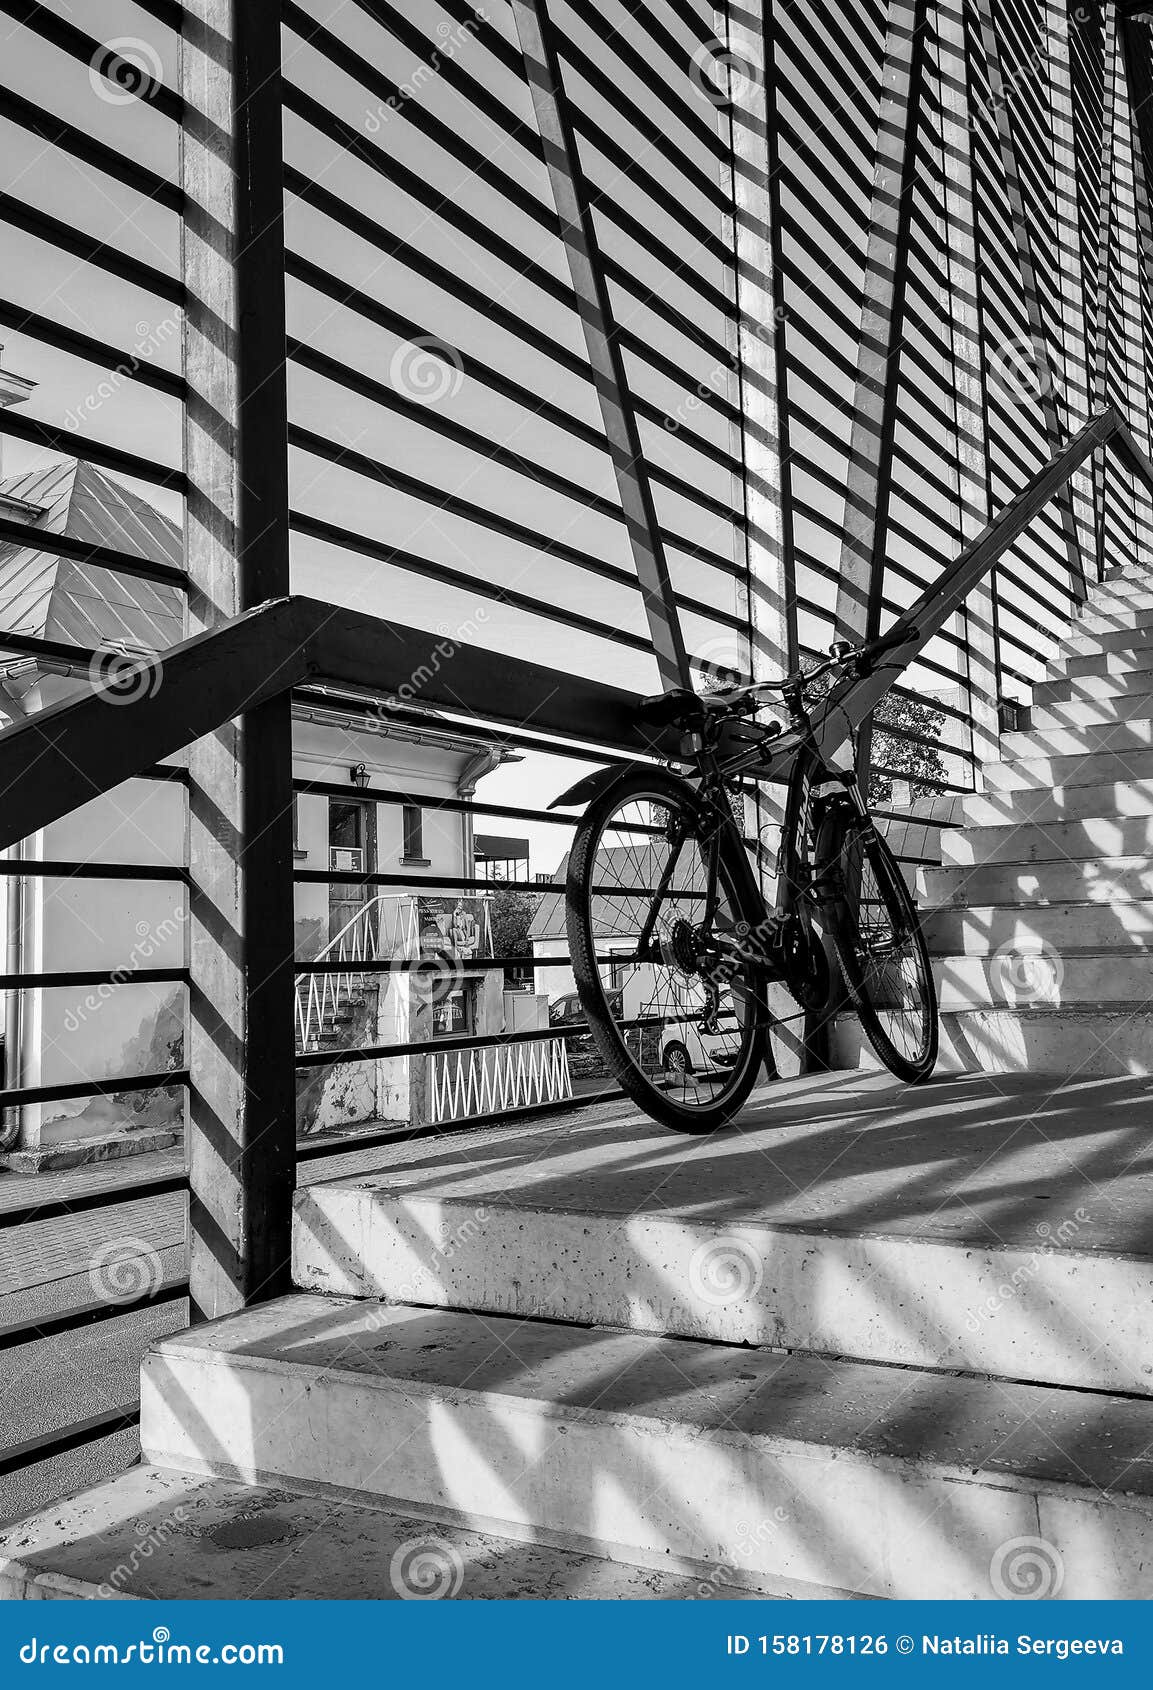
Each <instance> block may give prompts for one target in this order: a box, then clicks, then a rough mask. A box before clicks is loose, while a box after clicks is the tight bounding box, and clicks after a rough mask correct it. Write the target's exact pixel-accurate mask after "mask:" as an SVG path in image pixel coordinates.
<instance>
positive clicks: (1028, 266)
mask: <svg viewBox="0 0 1153 1690" xmlns="http://www.w3.org/2000/svg"><path fill="white" fill-rule="evenodd" d="M976 18H977V25H978V29H979V31H980V37H981V46H982V49H983V52H984V57H985V76H986V80H987V82H988V85H989V105H990V108H991V110H992V115H993V121H994V124H995V126H996V130H997V148H998V153H999V156H1000V161H1001V172H1002V175H1003V177H1004V181H1005V193H1006V197H1007V199H1008V202H1009V217H1010V221H1011V222H1012V225H1013V242H1014V246H1015V247H1016V253H1017V268H1018V271H1019V272H1020V276H1021V288H1022V291H1023V294H1024V299H1025V313H1026V316H1027V318H1028V323H1029V343H1030V348H1031V351H1032V359H1033V368H1034V370H1035V372H1036V377H1037V385H1038V387H1039V388H1040V393H1039V395H1038V398H1039V402H1040V406H1041V416H1042V419H1043V421H1044V426H1045V439H1046V441H1047V443H1048V447H1049V450H1050V452H1056V451H1057V450H1058V449H1059V448H1060V445H1061V422H1060V418H1059V417H1058V415H1057V400H1056V395H1055V391H1054V378H1053V363H1052V359H1051V358H1050V356H1049V343H1048V340H1047V338H1046V334H1045V319H1044V316H1043V314H1042V310H1041V295H1040V290H1039V288H1038V284H1037V267H1036V263H1035V261H1034V258H1033V243H1032V239H1031V237H1030V234H1029V218H1028V214H1027V212H1026V209H1025V196H1024V193H1023V191H1022V188H1021V172H1020V168H1019V166H1018V163H1017V144H1016V141H1015V139H1014V136H1013V125H1012V121H1011V116H1010V111H1009V94H1008V89H1007V88H1006V86H1005V78H1004V75H1003V73H1002V70H1001V45H1000V42H999V40H998V38H997V27H996V24H995V23H994V21H993V5H992V0H976ZM1058 508H1059V510H1060V516H1061V527H1062V531H1063V533H1064V537H1065V550H1066V554H1067V556H1068V560H1069V574H1070V578H1071V580H1072V583H1073V591H1074V594H1075V596H1076V598H1077V599H1078V601H1083V600H1084V598H1085V594H1086V590H1087V589H1086V585H1085V568H1084V560H1083V559H1082V556H1081V549H1080V546H1079V545H1078V541H1077V525H1076V523H1075V521H1074V519H1073V504H1072V499H1071V497H1070V495H1069V492H1068V489H1066V490H1065V491H1064V492H1063V494H1062V495H1061V499H1060V502H1059V507H1058Z"/></svg>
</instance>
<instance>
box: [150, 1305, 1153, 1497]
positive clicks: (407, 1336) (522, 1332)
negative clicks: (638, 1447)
mask: <svg viewBox="0 0 1153 1690" xmlns="http://www.w3.org/2000/svg"><path fill="white" fill-rule="evenodd" d="M167 1360H172V1361H174V1362H180V1361H183V1362H185V1363H186V1364H187V1363H188V1362H190V1361H191V1362H194V1363H197V1364H199V1365H201V1366H209V1367H213V1368H216V1367H225V1368H227V1369H228V1370H229V1371H230V1373H231V1374H232V1375H233V1376H235V1375H237V1374H241V1375H242V1374H243V1373H245V1372H246V1371H248V1372H251V1371H256V1372H260V1373H265V1374H267V1373H270V1372H271V1373H277V1374H281V1375H287V1376H289V1377H290V1378H291V1380H292V1382H293V1383H292V1388H293V1389H296V1388H299V1387H304V1386H307V1385H308V1384H309V1382H310V1381H314V1380H320V1379H323V1381H324V1388H325V1390H326V1391H327V1392H329V1393H331V1392H333V1391H337V1390H340V1389H342V1388H348V1389H350V1390H351V1391H353V1392H355V1393H358V1394H359V1395H361V1397H363V1396H364V1394H365V1393H367V1394H368V1395H369V1396H370V1397H371V1396H375V1394H376V1393H378V1392H379V1393H382V1394H383V1395H385V1396H387V1395H389V1394H394V1395H399V1396H401V1397H403V1398H404V1399H405V1400H406V1401H407V1402H408V1403H410V1404H411V1403H412V1402H413V1401H414V1400H415V1399H426V1400H428V1401H429V1402H430V1403H432V1402H437V1403H441V1404H444V1405H445V1408H446V1412H449V1413H451V1412H452V1411H453V1409H454V1408H455V1409H457V1410H462V1409H463V1408H464V1407H465V1406H466V1405H470V1404H473V1405H475V1404H478V1403H479V1404H488V1405H490V1406H492V1407H493V1408H494V1411H495V1405H496V1403H497V1402H498V1401H499V1402H500V1403H501V1404H502V1405H503V1411H504V1412H507V1411H508V1410H509V1409H510V1408H512V1409H515V1411H516V1412H517V1413H518V1415H519V1416H520V1417H522V1419H523V1422H524V1437H525V1444H524V1447H523V1448H509V1449H507V1450H506V1460H507V1462H508V1474H507V1477H508V1479H509V1481H510V1482H511V1481H512V1479H513V1477H514V1475H516V1476H519V1477H520V1479H521V1481H522V1482H523V1481H524V1476H525V1463H526V1460H528V1462H529V1466H530V1468H531V1466H532V1465H533V1461H532V1457H531V1455H529V1454H528V1452H529V1451H531V1450H533V1449H538V1448H539V1447H540V1444H539V1441H538V1440H539V1439H540V1438H541V1436H542V1434H541V1433H540V1432H539V1431H538V1432H534V1431H533V1430H532V1427H533V1424H534V1423H537V1424H539V1423H540V1422H541V1421H544V1422H552V1423H554V1424H558V1425H563V1424H564V1423H570V1424H571V1423H588V1422H591V1423H593V1424H594V1425H595V1424H601V1425H604V1424H606V1423H612V1424H615V1425H624V1426H627V1427H629V1428H631V1429H632V1430H633V1432H634V1433H635V1434H636V1435H637V1436H639V1437H646V1436H647V1437H656V1438H659V1439H661V1440H665V1439H668V1438H672V1439H674V1440H676V1441H678V1442H679V1441H681V1440H686V1441H690V1440H693V1439H695V1438H699V1436H700V1435H701V1434H702V1433H707V1434H708V1437H709V1440H710V1443H711V1444H712V1445H714V1446H716V1445H717V1444H721V1445H726V1444H727V1445H731V1446H745V1447H748V1446H750V1445H751V1446H755V1448H756V1449H757V1450H758V1451H759V1452H760V1453H761V1454H762V1455H763V1456H766V1457H770V1458H771V1457H772V1455H773V1454H774V1452H785V1451H789V1452H792V1453H796V1452H797V1451H798V1449H805V1450H809V1451H813V1452H824V1453H826V1454H827V1453H828V1452H831V1451H835V1452H836V1453H837V1459H838V1460H841V1461H844V1462H846V1463H850V1464H857V1463H867V1464H869V1465H870V1466H876V1465H877V1464H881V1465H883V1466H892V1465H899V1466H906V1465H911V1466H915V1467H916V1468H917V1469H918V1470H920V1471H922V1472H923V1471H925V1470H927V1469H932V1470H934V1472H935V1473H936V1474H938V1475H945V1476H947V1477H951V1478H954V1479H956V1480H958V1481H961V1482H963V1483H972V1482H973V1481H974V1479H975V1477H976V1476H977V1475H986V1476H987V1479H986V1482H992V1481H995V1482H996V1483H998V1484H999V1485H1003V1486H1009V1487H1010V1488H1012V1487H1014V1486H1022V1487H1027V1488H1028V1489H1030V1490H1034V1491H1035V1490H1037V1489H1038V1488H1042V1489H1048V1488H1050V1487H1054V1488H1058V1489H1065V1490H1068V1489H1072V1490H1074V1491H1084V1490H1085V1489H1086V1488H1090V1489H1091V1490H1092V1491H1093V1492H1094V1493H1096V1494H1100V1493H1106V1494H1111V1495H1126V1496H1135V1497H1141V1498H1145V1497H1149V1496H1153V1463H1151V1462H1150V1460H1149V1458H1148V1453H1147V1452H1148V1449H1149V1447H1150V1444H1151V1443H1153V1402H1151V1401H1149V1400H1141V1399H1137V1398H1132V1397H1123V1396H1115V1395H1110V1394H1106V1393H1091V1394H1088V1393H1085V1392H1082V1391H1070V1390H1068V1389H1064V1388H1061V1387H1051V1386H1045V1385H1024V1384H1017V1383H1013V1382H1008V1381H1005V1380H991V1379H986V1378H982V1377H980V1376H978V1375H972V1374H970V1375H965V1374H949V1375H947V1376H942V1375H941V1374H938V1373H935V1372H930V1371H922V1370H919V1369H915V1368H894V1367H889V1366H882V1365H878V1364H876V1363H872V1362H857V1361H842V1360H838V1359H836V1358H830V1357H823V1356H815V1355H806V1354H798V1353H793V1354H781V1353H779V1352H775V1351H771V1350H768V1349H749V1348H746V1347H744V1346H741V1345H726V1344H713V1343H700V1342H697V1341H695V1340H692V1339H675V1338H664V1337H649V1336H645V1335H642V1334H638V1333H633V1332H611V1331H608V1330H605V1329H597V1328H587V1327H578V1326H567V1325H560V1324H555V1323H552V1322H548V1321H531V1322H525V1321H523V1320H520V1319H515V1318H508V1317H505V1316H500V1315H484V1316H478V1315H475V1314H471V1313H465V1312H456V1311H452V1310H445V1309H435V1310H428V1309H418V1308H411V1307H406V1306H403V1305H397V1304H388V1303H383V1302H372V1301H356V1300H352V1299H348V1300H344V1299H333V1298H326V1297H323V1296H319V1295H310V1294H306V1293H298V1294H296V1295H294V1296H290V1297H284V1298H280V1299H278V1300H276V1301H275V1302H272V1303H268V1304H265V1305H262V1306H261V1307H259V1308H255V1309H249V1310H245V1311H244V1312H242V1313H240V1314H236V1315H231V1316H229V1317H227V1318H225V1319H224V1320H221V1321H217V1322H213V1323H212V1324H211V1325H208V1326H203V1327H196V1328H193V1329H192V1330H191V1331H189V1332H184V1333H180V1334H177V1335H175V1336H173V1337H171V1338H167V1339H164V1340H162V1341H161V1342H160V1343H159V1344H158V1345H157V1346H156V1347H155V1348H154V1350H153V1351H152V1352H151V1354H150V1355H149V1357H148V1358H147V1359H146V1362H145V1372H144V1377H145V1381H146V1382H147V1381H148V1379H149V1377H150V1375H155V1376H156V1378H157V1380H158V1381H159V1382H160V1386H161V1388H163V1377H164V1369H165V1365H166V1361H167ZM946 1384H947V1387H948V1405H949V1412H948V1414H945V1413H943V1402H944V1399H943V1397H942V1388H943V1386H944V1385H946ZM380 1412H381V1414H382V1416H383V1415H386V1414H387V1409H386V1408H385V1407H384V1406H383V1404H382V1407H381V1411H380ZM1090 1413H1091V1414H1092V1417H1093V1425H1094V1436H1093V1438H1092V1439H1086V1437H1085V1422H1086V1417H1087V1415H1088V1414H1090ZM152 1453H154V1454H155V1453H157V1452H152Z"/></svg>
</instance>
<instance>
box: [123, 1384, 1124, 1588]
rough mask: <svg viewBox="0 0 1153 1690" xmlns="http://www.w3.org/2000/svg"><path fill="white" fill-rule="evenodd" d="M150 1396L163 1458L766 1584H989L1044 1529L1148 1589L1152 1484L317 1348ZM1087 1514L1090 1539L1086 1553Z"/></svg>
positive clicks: (1095, 1575) (1091, 1568) (152, 1428)
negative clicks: (411, 1377) (408, 1372)
mask: <svg viewBox="0 0 1153 1690" xmlns="http://www.w3.org/2000/svg"><path fill="white" fill-rule="evenodd" d="M190 1403H195V1406H196V1414H197V1417H198V1421H199V1425H198V1428H197V1432H196V1434H195V1435H190V1433H189V1430H188V1426H187V1421H188V1418H189V1415H188V1404H190ZM141 1408H142V1423H141V1441H142V1444H143V1446H144V1449H145V1451H146V1452H147V1454H148V1455H149V1456H150V1457H152V1458H155V1457H156V1456H157V1455H160V1454H162V1455H163V1459H164V1462H165V1464H166V1465H179V1466H181V1467H184V1468H187V1469H189V1470H191V1471H204V1470H208V1471H214V1472H225V1473H236V1474H237V1475H239V1476H240V1477H242V1478H244V1479H246V1480H247V1481H249V1482H252V1481H254V1480H255V1479H257V1478H258V1477H261V1476H263V1477H265V1478H266V1479H269V1480H273V1481H275V1480H287V1481H288V1482H293V1481H296V1482H299V1483H302V1484H304V1485H307V1486H309V1487H322V1488H323V1489H324V1490H325V1491H328V1490H335V1491H337V1492H339V1493H343V1494H349V1493H351V1494H352V1495H353V1496H354V1497H355V1496H356V1495H360V1496H364V1495H366V1494H367V1495H369V1496H376V1497H384V1496H387V1497H389V1499H390V1500H397V1501H400V1502H406V1501H407V1502H410V1503H413V1504H416V1505H418V1506H421V1507H422V1508H431V1509H433V1510H436V1509H438V1508H439V1509H444V1510H448V1511H451V1512H452V1513H453V1515H455V1516H464V1517H465V1519H466V1520H467V1521H469V1522H472V1523H474V1524H476V1525H478V1526H481V1525H482V1523H483V1524H484V1525H488V1526H489V1527H490V1528H491V1527H492V1526H494V1525H495V1526H499V1527H505V1528H509V1529H511V1530H512V1531H513V1532H514V1533H519V1532H524V1531H538V1532H542V1533H544V1534H547V1537H548V1539H549V1540H550V1541H561V1542H564V1543H566V1544H569V1545H571V1546H572V1547H574V1548H584V1547H588V1548H591V1549H593V1551H594V1552H596V1553H600V1554H602V1555H605V1556H606V1557H607V1558H609V1559H614V1558H615V1559H624V1560H627V1559H629V1558H630V1553H631V1554H633V1555H636V1554H637V1553H639V1554H640V1555H642V1556H645V1557H657V1556H667V1555H673V1556H679V1557H683V1558H685V1559H688V1560H690V1561H693V1562H695V1563H696V1564H697V1565H699V1566H700V1567H701V1568H702V1569H704V1568H707V1567H709V1566H710V1565H712V1566H714V1567H716V1566H718V1565H727V1564H729V1563H730V1562H732V1561H735V1562H736V1564H737V1565H738V1566H739V1567H740V1568H741V1571H742V1573H743V1575H744V1577H745V1578H746V1579H747V1580H748V1581H749V1582H750V1583H754V1584H756V1583H758V1582H760V1583H762V1584H763V1585H764V1586H769V1585H770V1584H771V1583H772V1582H775V1581H776V1580H779V1579H781V1578H787V1579H791V1580H796V1581H798V1582H804V1583H808V1584H814V1585H824V1586H832V1587H834V1588H840V1589H845V1590H856V1591H860V1592H861V1593H863V1594H868V1595H874V1596H878V1597H890V1598H897V1597H910V1598H915V1597H921V1598H945V1597H953V1598H958V1597H959V1598H964V1599H979V1598H981V1597H987V1596H988V1595H989V1594H990V1575H989V1568H990V1563H991V1561H992V1559H993V1557H994V1556H995V1555H996V1554H997V1553H998V1551H999V1550H1000V1549H1001V1547H1002V1546H1003V1545H1004V1544H1005V1543H1007V1542H1009V1541H1010V1540H1013V1539H1017V1538H1022V1537H1035V1536H1036V1535H1038V1531H1040V1534H1041V1535H1042V1536H1046V1537H1047V1540H1049V1541H1052V1542H1053V1543H1054V1544H1055V1545H1056V1546H1058V1553H1060V1554H1061V1556H1062V1560H1063V1562H1064V1581H1063V1584H1062V1587H1061V1592H1060V1594H1061V1596H1062V1597H1064V1598H1069V1597H1090V1596H1093V1595H1096V1594H1101V1595H1104V1594H1106V1593H1108V1594H1109V1595H1111V1596H1114V1597H1117V1596H1135V1595H1137V1594H1138V1585H1139V1584H1143V1583H1144V1580H1143V1577H1142V1574H1141V1572H1140V1569H1142V1568H1143V1567H1144V1566H1145V1565H1147V1564H1148V1562H1149V1560H1150V1558H1153V1510H1150V1508H1149V1507H1148V1506H1147V1505H1146V1504H1144V1503H1143V1502H1141V1501H1135V1505H1133V1506H1128V1505H1127V1506H1126V1507H1125V1508H1118V1507H1116V1506H1114V1507H1112V1508H1110V1509H1107V1510H1106V1509H1102V1508H1099V1506H1098V1505H1097V1503H1096V1498H1095V1495H1094V1493H1092V1492H1090V1491H1084V1492H1079V1493H1076V1494H1075V1495H1074V1496H1072V1497H1067V1496H1065V1495H1062V1494H1061V1493H1059V1492H1056V1491H1054V1490H1053V1489H1052V1488H1051V1487H1044V1486H1042V1485H1041V1484H1040V1482H1038V1481H1033V1480H1030V1481H1025V1482H1020V1483H1018V1484H1006V1483H1005V1482H1004V1481H1003V1480H1000V1481H999V1482H993V1481H992V1479H990V1478H985V1482H981V1480H982V1478H983V1477H984V1476H983V1475H980V1474H974V1473H972V1472H970V1471H964V1470H962V1469H960V1468H958V1469H956V1470H949V1469H946V1468H933V1467H931V1466H927V1465H922V1464H921V1463H917V1462H913V1461H908V1460H891V1459H887V1458H886V1457H885V1456H883V1455H878V1456H874V1457H873V1458H872V1459H870V1460H863V1459H861V1458H860V1457H858V1456H856V1455H855V1454H852V1453H849V1452H846V1451H844V1450H833V1449H823V1448H821V1447H820V1446H816V1445H804V1446H798V1445H797V1444H796V1443H794V1442H791V1441H781V1440H776V1439H773V1438H771V1437H764V1436H761V1437H757V1436H752V1435H748V1436H744V1435H741V1434H738V1433H731V1432H728V1431H727V1430H726V1429H724V1428H718V1429H715V1430H711V1431H710V1432H709V1434H708V1436H707V1437H702V1436H701V1433H700V1430H699V1429H698V1428H695V1427H687V1428H686V1427H685V1425H684V1424H683V1423H681V1422H679V1421H676V1420H665V1419H662V1418H661V1417H660V1414H659V1407H658V1410H657V1411H656V1412H654V1413H653V1414H652V1415H651V1416H649V1415H646V1416H644V1417H641V1416H639V1415H635V1414H629V1415H624V1416H619V1417H618V1416H615V1415H609V1414H600V1413H596V1412H589V1411H587V1410H581V1409H576V1410H567V1409H566V1408H565V1406H564V1404H563V1403H559V1404H554V1403H537V1402H530V1401H527V1400H525V1399H523V1398H514V1397H511V1396H504V1395H501V1394H497V1393H494V1392H473V1391H468V1390H464V1389H453V1390H450V1389H448V1388H446V1387H442V1388H439V1389H436V1390H431V1391H429V1390H424V1389H422V1388H420V1387H414V1386H412V1385H411V1384H407V1385H406V1384H403V1383H402V1384H400V1385H399V1386H398V1385H396V1384H394V1383H393V1382H392V1381H391V1380H381V1379H379V1378H374V1379H364V1380H360V1379H357V1378H356V1377H354V1376H350V1375H349V1374H347V1373H343V1374H339V1375H331V1374H327V1373H325V1372H323V1371H321V1370H318V1369H315V1368H314V1369H310V1370H307V1371H305V1370H299V1369H296V1368H293V1367H291V1366H283V1365H270V1364H268V1363H261V1364H260V1365H257V1366H252V1367H245V1366H244V1365H243V1362H242V1361H241V1360H239V1359H234V1360H233V1361H232V1363H231V1364H230V1365H227V1366H225V1365H211V1364H210V1365H202V1364H200V1363H198V1362H197V1361H196V1360H194V1359H191V1360H190V1359H189V1358H187V1357H181V1356H179V1355H166V1356H164V1357H157V1356H155V1355H154V1356H151V1357H149V1358H148V1359H147V1361H146V1363H145V1367H144V1373H143V1384H142V1401H141ZM206 1447H210V1448H211V1451H212V1453H211V1456H210V1458H209V1459H208V1460H207V1461H206V1460H205V1459H204V1457H203V1454H202V1452H203V1450H204V1449H205V1448H206ZM832 1496H835V1497H836V1507H835V1509H832V1510H830V1507H829V1498H830V1497H832ZM958 1508H963V1510H964V1517H965V1530H964V1531H963V1532H958V1531H957V1530H956V1529H955V1521H956V1511H957V1509H958ZM1050 1510H1052V1511H1053V1517H1052V1521H1050ZM1098 1514H1100V1515H1101V1516H1102V1519H1103V1522H1104V1523H1105V1524H1102V1523H1099V1521H1098V1518H1097V1516H1098ZM942 1521H944V1522H953V1523H954V1524H953V1526H952V1527H950V1528H949V1529H948V1530H946V1529H945V1528H944V1527H943V1525H942ZM1106 1529H1107V1538H1108V1541H1107V1545H1103V1544H1102V1541H1101V1538H1102V1532H1103V1530H1106ZM1078 1531H1079V1532H1080V1534H1081V1538H1082V1540H1083V1541H1092V1543H1093V1549H1094V1552H1093V1553H1092V1554H1089V1553H1085V1552H1081V1553H1080V1554H1078V1551H1077V1548H1076V1544H1077V1535H1076V1534H1077V1533H1078ZM1049 1534H1052V1535H1051V1537H1050V1535H1049ZM1067 1544H1068V1546H1069V1552H1068V1555H1067V1554H1066V1545H1067ZM1105 1550H1107V1552H1103V1551H1105ZM1070 1560H1072V1562H1073V1566H1072V1568H1071V1567H1070V1564H1069V1563H1070ZM1118 1568H1120V1569H1121V1572H1122V1584H1123V1588H1118V1583H1117V1579H1118ZM1145 1594H1147V1591H1146V1592H1145Z"/></svg>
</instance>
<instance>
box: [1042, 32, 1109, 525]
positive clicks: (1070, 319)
mask: <svg viewBox="0 0 1153 1690" xmlns="http://www.w3.org/2000/svg"><path fill="white" fill-rule="evenodd" d="M1069 11H1070V8H1069V5H1068V3H1067V0H1045V40H1046V46H1047V60H1048V66H1049V80H1048V94H1049V102H1050V108H1051V111H1052V114H1053V193H1054V210H1055V216H1054V232H1055V234H1056V256H1057V298H1058V303H1059V306H1060V330H1061V344H1062V356H1063V362H1064V366H1065V392H1064V396H1063V397H1064V405H1063V407H1062V410H1063V415H1062V424H1063V429H1064V434H1065V437H1066V438H1068V437H1070V436H1071V435H1073V434H1075V433H1076V431H1077V430H1078V429H1079V428H1080V427H1081V424H1082V423H1083V422H1084V421H1085V419H1086V418H1087V417H1088V415H1089V412H1090V409H1091V407H1092V403H1093V396H1092V392H1091V389H1090V380H1089V335H1088V324H1087V321H1086V315H1085V285H1084V273H1083V269H1082V249H1081V191H1080V184H1079V181H1078V176H1077V153H1076V146H1075V142H1074V130H1073V99H1074V93H1073V50H1072V40H1071V37H1070V19H1069ZM1070 491H1071V494H1072V499H1073V520H1074V522H1075V524H1076V527H1077V539H1078V546H1079V549H1080V553H1081V556H1082V557H1083V558H1095V556H1096V551H1097V540H1096V533H1097V527H1096V517H1095V514H1094V508H1093V476H1092V471H1091V470H1078V472H1077V474H1076V475H1075V476H1074V477H1073V481H1072V483H1071V487H1070Z"/></svg>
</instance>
